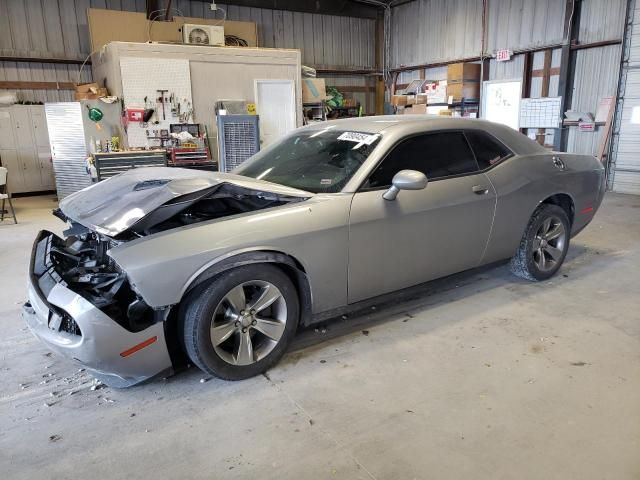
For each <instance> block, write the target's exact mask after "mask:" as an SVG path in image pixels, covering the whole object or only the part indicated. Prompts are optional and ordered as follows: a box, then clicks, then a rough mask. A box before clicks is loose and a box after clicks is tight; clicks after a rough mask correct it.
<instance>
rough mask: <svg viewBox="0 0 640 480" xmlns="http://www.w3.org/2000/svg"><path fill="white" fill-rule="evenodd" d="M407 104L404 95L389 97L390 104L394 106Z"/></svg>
mask: <svg viewBox="0 0 640 480" xmlns="http://www.w3.org/2000/svg"><path fill="white" fill-rule="evenodd" d="M406 104H407V96H406V95H393V96H392V97H391V105H393V106H395V107H400V106H405V105H406Z"/></svg>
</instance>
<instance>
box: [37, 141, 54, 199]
mask: <svg viewBox="0 0 640 480" xmlns="http://www.w3.org/2000/svg"><path fill="white" fill-rule="evenodd" d="M37 155H38V163H39V164H40V180H41V183H42V187H43V188H44V189H45V190H53V189H54V188H55V187H56V183H55V178H54V176H53V161H52V160H51V150H49V147H48V146H47V147H46V148H44V147H38V153H37Z"/></svg>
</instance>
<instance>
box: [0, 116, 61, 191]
mask: <svg viewBox="0 0 640 480" xmlns="http://www.w3.org/2000/svg"><path fill="white" fill-rule="evenodd" d="M0 163H2V166H4V167H6V168H7V169H8V170H9V190H10V191H11V193H24V192H41V191H46V190H53V189H54V188H55V180H54V175H53V166H52V163H51V150H50V148H49V134H48V132H47V121H46V116H45V111H44V106H43V105H13V106H11V107H5V108H0Z"/></svg>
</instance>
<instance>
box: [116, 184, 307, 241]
mask: <svg viewBox="0 0 640 480" xmlns="http://www.w3.org/2000/svg"><path fill="white" fill-rule="evenodd" d="M302 200H305V198H301V197H290V196H285V195H279V194H275V193H270V192H260V191H254V190H248V189H246V188H243V187H239V186H236V185H233V184H222V185H219V186H215V187H212V188H209V189H206V190H202V191H198V192H194V193H190V194H187V195H183V196H181V197H177V198H175V199H173V200H170V201H169V202H167V203H165V204H164V205H161V206H160V207H158V208H157V209H156V210H154V211H153V212H151V213H149V214H148V215H147V216H145V217H144V218H142V219H141V220H140V221H138V222H137V223H135V224H134V225H133V226H132V227H131V228H130V229H129V230H130V233H132V234H134V235H136V236H147V235H152V234H154V233H158V232H162V231H165V230H171V229H173V228H178V227H182V226H185V225H191V224H194V223H199V222H204V221H207V220H214V219H216V218H222V217H228V216H231V215H236V214H240V213H246V212H253V211H256V210H262V209H265V208H270V207H276V206H278V205H282V204H285V203H289V202H299V201H302Z"/></svg>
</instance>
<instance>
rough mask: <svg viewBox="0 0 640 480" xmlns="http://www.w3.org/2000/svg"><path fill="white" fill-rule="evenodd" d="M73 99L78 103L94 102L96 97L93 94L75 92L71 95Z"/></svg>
mask: <svg viewBox="0 0 640 480" xmlns="http://www.w3.org/2000/svg"><path fill="white" fill-rule="evenodd" d="M73 98H74V99H75V100H76V101H80V100H96V99H97V98H98V96H97V95H96V94H95V93H91V92H75V93H74V94H73Z"/></svg>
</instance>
